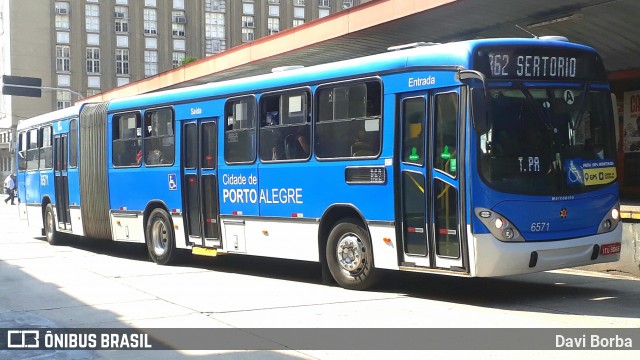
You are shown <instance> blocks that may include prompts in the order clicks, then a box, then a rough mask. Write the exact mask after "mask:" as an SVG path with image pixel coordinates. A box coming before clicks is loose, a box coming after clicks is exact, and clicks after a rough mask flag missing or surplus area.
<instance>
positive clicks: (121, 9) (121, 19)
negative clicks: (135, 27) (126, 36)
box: [113, 6, 129, 33]
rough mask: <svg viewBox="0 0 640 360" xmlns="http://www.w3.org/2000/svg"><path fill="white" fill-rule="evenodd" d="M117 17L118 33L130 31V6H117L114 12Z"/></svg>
mask: <svg viewBox="0 0 640 360" xmlns="http://www.w3.org/2000/svg"><path fill="white" fill-rule="evenodd" d="M113 16H114V18H115V30H116V32H117V33H128V32H129V8H128V7H126V6H116V7H115V11H114V13H113Z"/></svg>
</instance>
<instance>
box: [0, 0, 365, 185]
mask: <svg viewBox="0 0 640 360" xmlns="http://www.w3.org/2000/svg"><path fill="white" fill-rule="evenodd" d="M367 1H370V0H100V1H98V0H48V1H43V0H3V1H1V2H0V4H1V5H0V21H1V24H0V69H1V70H2V75H14V76H25V77H36V78H41V79H42V86H43V87H44V88H45V90H44V91H43V92H42V97H40V98H29V97H19V96H8V95H3V96H2V100H1V101H0V177H2V178H4V177H5V176H6V175H7V174H8V173H10V172H12V171H14V170H15V167H14V166H15V165H14V161H13V159H12V158H13V155H14V153H13V151H12V149H13V140H14V131H13V129H15V126H16V125H17V123H18V121H19V120H20V119H23V118H29V117H32V116H35V115H39V114H42V113H46V112H49V111H52V110H56V109H61V108H65V107H68V106H71V105H72V104H73V103H74V102H75V101H76V100H78V99H79V98H81V97H87V96H92V95H95V94H98V93H100V92H103V91H106V90H110V89H112V88H114V87H117V86H121V85H124V84H128V83H129V82H134V81H137V80H140V79H143V78H146V77H149V76H153V75H156V74H158V73H161V72H163V71H166V70H169V69H172V68H175V67H178V66H181V65H182V64H183V62H184V61H185V59H187V60H188V59H198V58H203V57H205V56H209V55H213V54H216V53H219V52H221V51H224V50H226V49H229V48H231V47H234V46H237V45H240V44H243V43H245V42H250V41H253V40H255V39H258V38H261V37H264V36H267V35H270V34H275V33H278V32H280V31H282V30H285V29H288V28H291V27H295V26H299V25H302V24H304V23H305V22H308V21H311V20H314V19H318V18H321V17H325V16H328V15H330V14H332V13H335V12H338V11H341V10H345V9H349V8H351V7H353V6H356V5H359V4H361V3H364V2H367Z"/></svg>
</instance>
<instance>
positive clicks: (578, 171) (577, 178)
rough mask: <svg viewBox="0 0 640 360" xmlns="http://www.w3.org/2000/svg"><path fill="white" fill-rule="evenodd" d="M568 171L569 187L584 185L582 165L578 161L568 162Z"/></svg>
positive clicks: (566, 166)
mask: <svg viewBox="0 0 640 360" xmlns="http://www.w3.org/2000/svg"><path fill="white" fill-rule="evenodd" d="M565 168H566V170H567V182H568V184H569V185H579V184H583V183H584V179H583V176H582V175H583V174H582V164H580V163H579V162H578V161H576V162H574V160H568V161H567V163H566V164H565Z"/></svg>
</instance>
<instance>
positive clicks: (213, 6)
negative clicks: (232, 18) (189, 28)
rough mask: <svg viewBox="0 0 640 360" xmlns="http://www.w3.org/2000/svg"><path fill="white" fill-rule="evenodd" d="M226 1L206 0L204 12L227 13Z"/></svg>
mask: <svg viewBox="0 0 640 360" xmlns="http://www.w3.org/2000/svg"><path fill="white" fill-rule="evenodd" d="M225 8H226V3H225V0H204V11H225Z"/></svg>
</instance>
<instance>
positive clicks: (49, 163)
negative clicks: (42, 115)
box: [40, 126, 53, 170]
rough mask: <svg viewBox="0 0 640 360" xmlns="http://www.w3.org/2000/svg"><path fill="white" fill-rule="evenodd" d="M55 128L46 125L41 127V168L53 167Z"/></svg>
mask: <svg viewBox="0 0 640 360" xmlns="http://www.w3.org/2000/svg"><path fill="white" fill-rule="evenodd" d="M52 130H53V129H52V128H51V126H45V127H43V128H42V129H40V134H41V136H40V141H41V146H40V170H43V169H51V168H52V167H53V131H52Z"/></svg>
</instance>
